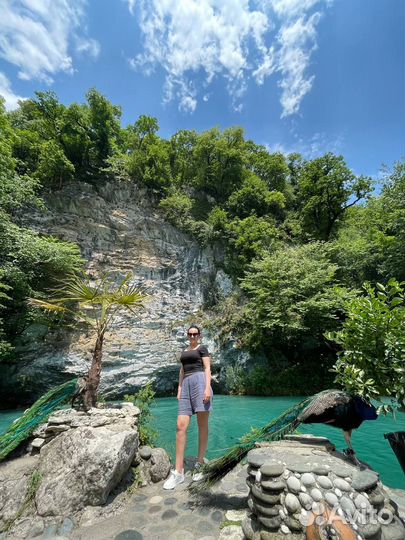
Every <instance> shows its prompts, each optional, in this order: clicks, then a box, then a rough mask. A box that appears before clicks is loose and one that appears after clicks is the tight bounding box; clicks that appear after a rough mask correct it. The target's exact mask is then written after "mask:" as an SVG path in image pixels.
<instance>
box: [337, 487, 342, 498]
mask: <svg viewBox="0 0 405 540" xmlns="http://www.w3.org/2000/svg"><path fill="white" fill-rule="evenodd" d="M335 493H336V495H337V496H338V497H341V496H342V495H343V493H342V492H341V491H340V489H339V488H336V489H335Z"/></svg>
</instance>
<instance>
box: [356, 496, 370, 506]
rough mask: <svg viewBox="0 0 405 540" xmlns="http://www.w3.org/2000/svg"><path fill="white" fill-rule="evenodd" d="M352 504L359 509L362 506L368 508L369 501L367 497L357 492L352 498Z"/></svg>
mask: <svg viewBox="0 0 405 540" xmlns="http://www.w3.org/2000/svg"><path fill="white" fill-rule="evenodd" d="M354 505H355V506H356V508H358V509H359V510H360V509H362V508H370V501H369V500H368V499H367V497H365V496H364V495H362V494H361V493H359V494H358V495H357V496H356V497H355V498H354Z"/></svg>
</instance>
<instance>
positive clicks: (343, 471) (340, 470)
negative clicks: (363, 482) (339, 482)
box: [331, 462, 356, 478]
mask: <svg viewBox="0 0 405 540" xmlns="http://www.w3.org/2000/svg"><path fill="white" fill-rule="evenodd" d="M331 469H332V471H333V472H334V473H335V474H336V475H337V476H340V477H341V478H345V477H346V476H352V475H353V473H354V472H355V471H356V469H354V468H353V467H349V466H348V465H342V464H340V463H336V462H333V463H332V464H331Z"/></svg>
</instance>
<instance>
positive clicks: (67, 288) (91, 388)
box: [28, 274, 146, 408]
mask: <svg viewBox="0 0 405 540" xmlns="http://www.w3.org/2000/svg"><path fill="white" fill-rule="evenodd" d="M130 279H131V274H127V276H126V277H125V278H124V279H122V280H121V282H120V283H118V284H116V283H114V282H113V281H111V280H109V276H108V275H107V274H105V275H104V276H103V277H102V278H101V279H100V280H98V282H96V283H95V284H94V283H93V280H92V279H91V278H89V277H88V276H85V275H83V276H80V275H73V276H68V277H67V278H66V279H65V282H64V283H62V284H61V285H60V286H59V288H57V289H55V290H54V291H53V294H51V295H50V296H49V297H48V298H46V299H40V298H29V300H28V302H29V304H30V305H31V306H33V307H37V308H41V309H44V310H46V311H50V312H56V313H65V314H69V315H71V316H72V317H74V318H75V319H76V320H78V321H80V322H84V323H86V324H88V325H90V326H91V327H93V328H94V330H95V333H96V341H95V345H94V349H93V359H92V362H91V366H90V369H89V372H88V375H87V378H86V390H85V392H84V404H85V407H86V408H90V407H95V406H96V403H97V391H98V387H99V384H100V377H101V369H102V357H103V344H104V337H105V333H106V331H107V330H108V329H109V328H110V327H111V325H112V324H113V322H114V320H115V319H116V316H117V314H118V313H119V312H120V311H123V310H129V311H131V312H132V313H136V311H137V309H139V308H141V307H143V302H144V301H145V299H146V295H145V294H143V293H142V292H141V290H140V289H139V288H138V287H136V286H135V285H131V283H130ZM75 305H76V306H78V308H79V309H75Z"/></svg>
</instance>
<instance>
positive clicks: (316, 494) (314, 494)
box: [310, 488, 322, 502]
mask: <svg viewBox="0 0 405 540" xmlns="http://www.w3.org/2000/svg"><path fill="white" fill-rule="evenodd" d="M310 495H311V497H312V498H313V499H314V501H316V502H319V501H320V500H321V499H322V492H321V491H320V490H319V489H318V488H313V489H311V491H310Z"/></svg>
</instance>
